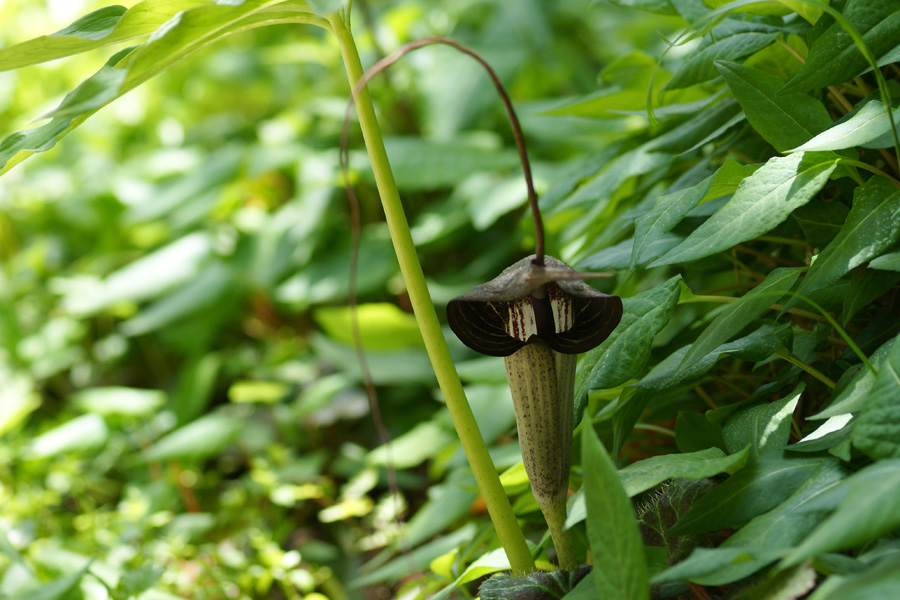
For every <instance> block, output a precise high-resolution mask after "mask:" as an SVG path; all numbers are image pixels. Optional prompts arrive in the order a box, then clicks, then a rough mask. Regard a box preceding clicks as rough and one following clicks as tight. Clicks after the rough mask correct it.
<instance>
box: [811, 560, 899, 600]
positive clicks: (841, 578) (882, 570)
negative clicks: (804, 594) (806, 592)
mask: <svg viewBox="0 0 900 600" xmlns="http://www.w3.org/2000/svg"><path fill="white" fill-rule="evenodd" d="M897 566H898V565H897V560H896V558H886V559H885V560H881V561H878V562H877V563H876V564H874V565H872V567H871V568H869V569H867V570H866V571H864V572H862V573H852V574H849V575H832V576H831V577H829V578H828V579H826V580H825V581H823V582H822V583H821V584H820V585H819V587H818V588H817V589H816V591H815V592H813V594H812V595H811V596H809V600H885V599H886V598H890V597H891V596H892V595H893V594H895V593H896V592H897V590H898V589H900V569H898V568H897Z"/></svg>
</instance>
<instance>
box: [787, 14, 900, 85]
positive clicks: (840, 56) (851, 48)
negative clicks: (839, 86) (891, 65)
mask: <svg viewBox="0 0 900 600" xmlns="http://www.w3.org/2000/svg"><path fill="white" fill-rule="evenodd" d="M841 12H842V13H843V15H844V17H845V18H846V19H847V20H848V21H850V23H851V24H852V25H853V26H854V27H855V28H856V29H857V31H858V32H859V33H860V34H861V35H862V39H863V42H865V44H866V46H868V47H869V50H870V51H871V52H872V54H873V55H874V56H875V57H879V56H881V55H882V54H884V53H885V52H887V51H888V50H890V49H891V48H893V47H894V46H896V45H897V35H898V33H900V4H898V3H897V2H896V1H895V0H848V2H847V4H846V5H845V6H844V9H843V10H842V11H841ZM867 66H868V63H867V62H866V59H865V58H864V57H863V55H862V53H861V52H860V51H859V49H858V48H857V47H856V44H855V43H854V42H853V39H852V38H851V37H850V34H848V33H847V32H846V31H845V30H844V28H843V27H842V26H841V25H840V24H839V23H832V25H831V26H830V27H829V28H828V29H827V30H826V31H825V32H824V33H823V34H822V35H820V36H819V37H818V38H816V40H815V41H814V42H813V44H812V47H811V48H810V49H809V56H808V57H807V59H806V62H805V63H804V65H803V67H802V68H801V69H800V71H799V72H798V73H797V74H796V75H795V76H794V77H793V79H791V80H790V81H789V82H788V84H787V85H786V86H785V87H784V89H783V90H782V93H784V94H787V93H789V92H805V91H807V90H811V89H813V88H818V87H824V86H826V85H832V84H836V83H843V82H844V81H847V80H848V79H852V78H853V77H855V76H857V75H859V74H860V73H862V72H863V71H864V70H865V69H866V67H867Z"/></svg>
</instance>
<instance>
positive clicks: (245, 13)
mask: <svg viewBox="0 0 900 600" xmlns="http://www.w3.org/2000/svg"><path fill="white" fill-rule="evenodd" d="M279 1H280V0H246V1H244V2H241V3H240V4H235V3H231V2H229V3H224V2H219V3H209V2H204V3H202V4H201V5H199V6H195V7H193V8H190V9H188V10H183V11H180V12H176V14H174V16H172V17H171V18H170V19H168V20H167V21H165V22H163V23H162V24H161V25H160V26H159V27H158V28H157V29H156V30H155V31H154V32H153V34H152V35H151V36H150V37H149V38H148V39H147V41H146V42H144V43H143V44H142V45H141V46H139V47H137V48H136V49H127V50H123V51H120V52H119V53H117V54H116V55H115V56H114V57H113V58H112V59H110V61H109V62H108V63H107V64H106V65H105V66H104V67H103V68H102V69H101V70H100V72H98V73H97V74H95V75H94V76H92V77H91V78H89V80H88V82H86V83H85V84H83V86H80V87H79V88H77V89H76V90H75V91H73V92H72V93H71V94H69V95H68V96H66V98H64V99H63V101H62V103H61V104H60V107H59V109H58V111H59V112H58V114H57V115H56V116H53V118H52V119H51V121H50V122H49V123H47V124H45V125H42V126H40V127H37V128H35V129H30V130H27V131H24V132H22V131H19V132H15V133H13V134H10V135H9V136H7V137H6V138H4V139H3V140H2V141H0V174H2V173H5V172H6V171H8V170H9V169H11V168H12V167H13V166H15V165H16V164H18V163H20V162H21V161H22V160H24V159H25V158H27V157H28V156H30V155H31V154H33V153H34V152H44V151H46V150H49V149H50V148H52V147H53V146H54V145H55V144H56V142H57V141H59V139H60V138H62V137H63V136H64V135H66V134H67V133H68V132H69V131H71V130H72V129H74V128H75V127H78V126H79V125H80V124H81V123H82V122H84V121H85V119H87V118H88V117H89V116H90V115H91V114H93V112H95V111H96V110H98V109H100V108H102V107H103V106H105V105H107V104H109V103H110V102H111V101H113V100H114V99H116V98H118V97H120V96H122V95H123V94H125V93H126V92H128V91H130V90H132V89H134V88H135V87H137V86H139V85H141V84H142V83H144V82H146V81H148V80H149V79H151V78H153V77H154V76H156V75H157V74H159V73H160V72H162V71H164V70H165V69H167V68H168V67H170V66H172V65H173V64H175V63H176V62H178V61H179V60H181V59H183V58H185V57H187V56H189V55H190V54H193V53H194V52H196V51H197V50H200V49H201V48H203V47H204V46H206V45H208V44H210V43H212V42H214V41H216V40H217V39H220V38H222V37H223V36H225V35H228V34H230V33H234V32H236V31H240V30H242V29H247V28H252V27H258V26H260V25H261V24H267V23H271V24H274V23H279V22H284V19H290V20H291V21H292V22H298V21H302V20H303V19H304V17H303V16H302V15H303V13H304V11H303V9H302V5H301V4H300V3H298V2H295V1H292V2H291V4H292V5H293V6H292V8H296V9H298V10H290V11H288V12H287V13H279V12H271V13H268V14H267V13H265V12H264V11H265V9H267V8H269V7H271V6H273V5H276V4H278V3H279ZM163 4H164V5H169V6H170V7H171V5H173V4H175V3H163ZM169 10H171V8H170V9H169ZM315 19H316V17H314V16H313V15H312V14H309V15H308V20H309V22H314V21H315ZM147 27H149V24H147V25H145V26H144V27H143V28H140V27H139V28H138V29H139V30H140V31H142V32H145V31H146V28H147ZM51 115H53V113H51Z"/></svg>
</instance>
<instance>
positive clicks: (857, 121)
mask: <svg viewBox="0 0 900 600" xmlns="http://www.w3.org/2000/svg"><path fill="white" fill-rule="evenodd" d="M891 118H893V119H894V125H895V126H898V127H900V110H898V109H896V108H895V109H892V110H891V111H888V110H886V109H885V107H884V104H882V103H881V102H879V101H878V100H872V101H871V102H868V103H866V104H865V105H864V106H863V107H862V108H860V109H859V111H857V113H856V114H855V115H853V116H852V117H850V118H849V119H847V120H846V121H844V122H843V123H838V124H837V125H835V126H834V127H830V128H829V129H826V130H825V131H823V132H822V133H820V134H819V135H817V136H816V137H814V138H813V139H811V140H809V141H808V142H806V143H805V144H802V145H800V146H798V147H797V148H795V149H794V150H796V151H804V150H843V149H844V148H853V147H855V146H865V145H867V144H869V143H871V142H873V141H875V140H877V139H878V138H880V137H882V136H884V135H885V134H890V132H891Z"/></svg>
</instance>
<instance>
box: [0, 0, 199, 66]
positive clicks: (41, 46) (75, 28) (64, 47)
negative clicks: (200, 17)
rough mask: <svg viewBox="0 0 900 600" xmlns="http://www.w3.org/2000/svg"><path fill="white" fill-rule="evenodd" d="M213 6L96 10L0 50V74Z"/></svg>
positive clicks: (161, 2)
mask: <svg viewBox="0 0 900 600" xmlns="http://www.w3.org/2000/svg"><path fill="white" fill-rule="evenodd" d="M209 4H212V2H211V0H144V1H143V2H139V3H137V4H135V5H134V6H133V7H131V8H129V9H126V8H125V7H124V6H107V7H105V8H101V9H99V10H95V11H94V12H92V13H89V14H87V15H85V16H83V17H81V18H80V19H78V20H76V21H75V22H74V23H72V24H71V25H69V26H68V27H66V28H64V29H61V30H60V31H57V32H56V33H53V34H50V35H42V36H40V37H37V38H34V39H32V40H28V41H26V42H22V43H21V44H16V45H15V46H10V47H8V48H3V49H2V50H0V71H11V70H13V69H19V68H21V67H25V66H28V65H34V64H38V63H42V62H47V61H48V60H56V59H58V58H63V57H65V56H71V55H73V54H80V53H82V52H87V51H88V50H93V49H95V48H100V47H102V46H107V45H109V44H115V43H118V42H123V41H127V40H131V39H134V38H137V37H141V36H145V35H150V34H151V33H153V31H154V30H155V29H156V28H157V27H159V26H160V25H162V24H163V23H165V22H166V21H168V20H169V19H171V18H172V17H173V16H174V15H175V14H176V13H178V12H179V11H182V10H190V9H191V8H196V7H198V6H204V5H209Z"/></svg>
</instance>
